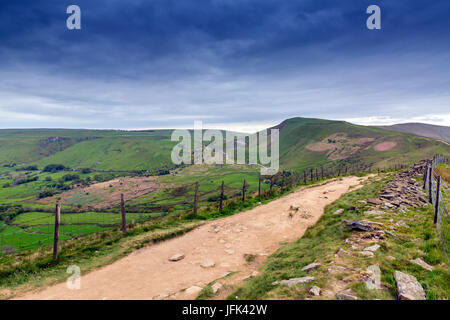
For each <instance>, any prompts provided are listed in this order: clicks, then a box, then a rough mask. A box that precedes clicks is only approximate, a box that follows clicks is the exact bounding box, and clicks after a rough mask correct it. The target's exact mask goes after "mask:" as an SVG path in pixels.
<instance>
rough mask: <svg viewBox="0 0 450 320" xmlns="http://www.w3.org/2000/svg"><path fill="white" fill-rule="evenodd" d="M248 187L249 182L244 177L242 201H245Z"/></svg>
mask: <svg viewBox="0 0 450 320" xmlns="http://www.w3.org/2000/svg"><path fill="white" fill-rule="evenodd" d="M246 189H247V182H246V181H245V179H244V183H243V184H242V202H245V190H246Z"/></svg>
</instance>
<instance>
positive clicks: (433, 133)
mask: <svg viewBox="0 0 450 320" xmlns="http://www.w3.org/2000/svg"><path fill="white" fill-rule="evenodd" d="M377 128H381V129H386V130H392V131H398V132H406V133H413V134H416V135H418V136H423V137H427V138H433V139H438V140H443V141H447V142H450V127H447V126H436V125H432V124H426V123H401V124H394V125H392V126H378V127H377Z"/></svg>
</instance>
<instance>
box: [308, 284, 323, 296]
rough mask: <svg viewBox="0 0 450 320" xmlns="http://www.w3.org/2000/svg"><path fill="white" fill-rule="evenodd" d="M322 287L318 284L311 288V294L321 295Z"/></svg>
mask: <svg viewBox="0 0 450 320" xmlns="http://www.w3.org/2000/svg"><path fill="white" fill-rule="evenodd" d="M320 291H321V290H320V288H319V287H318V286H314V287H312V288H311V289H310V290H309V294H311V295H313V296H320Z"/></svg>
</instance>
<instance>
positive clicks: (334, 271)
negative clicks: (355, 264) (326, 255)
mask: <svg viewBox="0 0 450 320" xmlns="http://www.w3.org/2000/svg"><path fill="white" fill-rule="evenodd" d="M327 271H328V272H329V273H331V274H337V273H343V272H347V271H348V270H347V268H345V267H343V266H336V265H334V264H333V265H330V266H329V267H328V270H327Z"/></svg>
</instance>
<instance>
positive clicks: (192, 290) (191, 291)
mask: <svg viewBox="0 0 450 320" xmlns="http://www.w3.org/2000/svg"><path fill="white" fill-rule="evenodd" d="M200 291H202V288H200V287H197V286H192V287H189V288H187V289H186V291H185V292H186V293H187V294H188V295H191V294H197V293H199V292H200Z"/></svg>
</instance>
